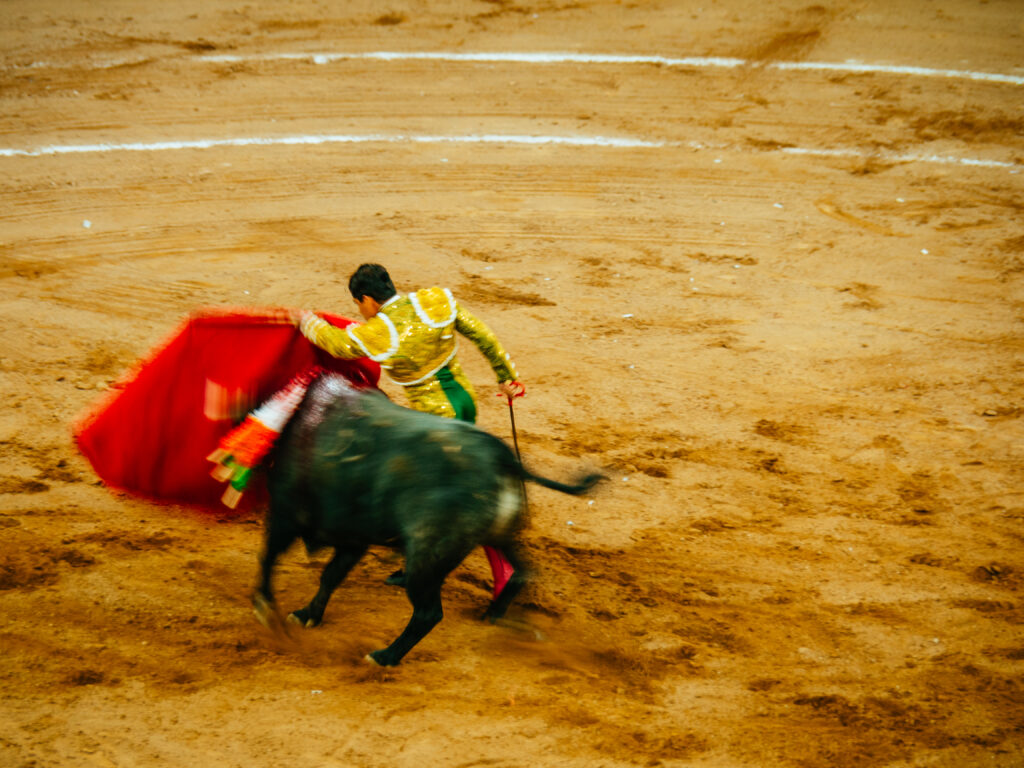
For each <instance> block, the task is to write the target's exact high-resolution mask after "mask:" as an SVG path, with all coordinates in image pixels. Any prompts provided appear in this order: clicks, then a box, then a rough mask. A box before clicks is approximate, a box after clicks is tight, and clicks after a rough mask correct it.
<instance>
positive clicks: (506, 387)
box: [498, 381, 526, 401]
mask: <svg viewBox="0 0 1024 768" xmlns="http://www.w3.org/2000/svg"><path fill="white" fill-rule="evenodd" d="M498 389H499V390H501V391H500V392H499V393H498V397H501V396H502V395H504V396H505V397H507V398H508V399H509V401H511V400H512V398H513V397H526V386H525V385H524V384H523V382H521V381H503V382H501V383H500V384H499V385H498Z"/></svg>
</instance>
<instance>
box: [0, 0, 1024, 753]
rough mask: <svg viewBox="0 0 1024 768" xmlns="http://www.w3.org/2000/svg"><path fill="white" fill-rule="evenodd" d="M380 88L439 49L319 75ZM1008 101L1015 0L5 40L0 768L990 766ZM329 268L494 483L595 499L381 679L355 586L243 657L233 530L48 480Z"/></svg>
mask: <svg viewBox="0 0 1024 768" xmlns="http://www.w3.org/2000/svg"><path fill="white" fill-rule="evenodd" d="M383 51H390V52H403V53H406V54H409V53H427V52H433V53H438V54H442V55H440V56H438V57H436V58H424V57H420V58H416V57H410V56H403V57H399V58H396V59H383V58H379V57H378V58H374V57H365V56H364V57H348V58H345V57H342V58H331V57H330V56H328V55H327V54H338V53H345V54H358V53H371V52H383ZM481 52H482V53H524V52H526V53H538V52H540V53H558V54H568V53H571V54H580V55H581V56H580V57H577V58H576V59H569V58H567V57H565V56H564V55H563V56H561V57H560V58H558V57H556V59H557V60H554V61H547V62H538V61H525V60H521V59H516V58H513V59H511V60H507V61H500V60H495V59H494V57H492V58H491V59H489V60H485V61H466V60H458V59H457V58H455V57H453V56H451V54H454V53H481ZM298 54H305V55H298ZM599 54H604V55H607V54H618V55H636V56H640V57H666V60H664V61H656V60H652V59H649V58H648V59H642V60H639V61H625V60H606V61H600V60H595V59H593V58H587V56H591V55H599ZM315 55H320V56H319V57H315ZM686 57H721V58H723V59H736V60H739V61H732V62H729V61H711V60H709V58H697V59H694V60H693V61H690V62H685V61H670V60H668V59H684V58H686ZM801 62H802V63H805V64H807V63H812V64H822V63H824V64H827V65H829V66H809V67H804V68H797V67H793V66H788V65H792V64H794V63H801ZM846 62H859V63H860V64H864V65H877V66H876V68H875V69H864V68H860V69H858V68H856V67H850V68H848V69H843V65H844V63H846ZM901 67H906V68H924V69H923V70H920V69H917V70H911V69H899V68H901ZM950 70H956V71H955V72H951V71H950ZM971 73H982V74H985V75H1001V76H1003V77H1002V78H999V77H981V78H979V77H976V76H973V75H972V74H971ZM1022 77H1024V13H1022V9H1021V4H1020V2H1019V0H979V1H975V0H906V1H902V0H861V1H857V0H848V1H844V2H839V1H837V2H832V1H831V0H822V1H821V2H820V3H814V0H781V1H780V2H776V3H765V2H763V0H761V1H758V2H755V1H754V0H722V1H721V2H715V1H714V0H701V2H697V1H696V0H694V1H693V2H683V1H682V0H664V1H662V2H614V1H612V0H597V1H594V2H591V1H590V0H583V1H582V2H557V1H550V0H537V2H528V1H526V0H479V1H474V0H441V1H440V2H433V1H432V2H427V0H394V1H393V2H389V3H387V4H380V3H373V2H369V0H353V1H352V2H345V3H342V2H317V1H316V0H293V1H291V2H289V1H286V2H276V3H253V2H249V3H246V2H242V1H241V0H230V1H229V0H203V2H199V0H179V1H178V2H173V3H170V2H168V3H152V2H143V0H102V1H99V0H97V1H96V2H88V3H86V2H72V1H71V0H65V1H63V2H61V1H58V0H34V1H32V2H29V1H28V0H5V1H4V2H3V3H2V4H0V205H2V209H0V317H2V322H3V337H2V342H0V393H2V397H3V403H4V405H3V409H2V410H0V451H2V453H0V456H2V470H3V471H2V475H0V764H2V765H3V766H14V767H17V768H28V767H29V766H33V767H36V768H38V767H42V766H145V767H147V768H149V767H155V766H206V765H211V766H213V765H216V766H225V767H231V766H245V768H252V766H275V767H276V766H360V767H361V766H381V767H385V766H387V767H393V766H423V765H436V766H452V767H453V768H469V767H470V766H488V767H491V768H496V767H507V768H512V767H513V766H515V767H522V768H526V767H529V766H605V767H606V768H615V767H617V766H630V765H644V766H655V765H663V766H694V767H697V766H700V767H706V766H723V767H725V768H734V767H735V768H762V767H766V768H773V767H775V766H780V767H781V766H786V767H789V766H800V767H816V766H857V767H858V768H870V767H872V766H892V767H896V766H986V767H987V766H994V767H995V766H998V767H1002V768H1011V767H1015V766H1021V765H1024V680H1022V673H1024V636H1022V629H1021V623H1022V618H1024V596H1022V593H1021V589H1022V585H1024V557H1022V554H1021V553H1022V542H1024V536H1022V525H1024V430H1022V427H1021V416H1022V413H1024V384H1022V373H1024V356H1022V352H1024V334H1022V331H1024V325H1022V323H1024V235H1022V230H1021V220H1022V218H1021V214H1022V208H1024V184H1022V178H1024V177H1022V175H1021V171H1022V170H1024V138H1022V136H1024V120H1022V117H1021V104H1022V95H1024V81H1022V79H1021V78H1022ZM328 135H329V136H333V137H335V138H334V139H333V140H331V141H321V142H320V143H294V142H292V143H289V141H288V140H289V139H290V138H291V139H295V142H298V141H300V140H301V141H306V142H308V141H309V140H308V139H301V137H310V136H328ZM481 137H492V138H491V139H489V140H486V141H485V140H483V139H482V138H481ZM527 137H532V141H533V143H530V141H528V140H527ZM597 137H600V138H601V139H602V141H591V140H594V139H596V138H597ZM251 138H261V139H267V140H269V141H268V142H267V143H263V144H245V143H244V142H239V141H234V140H238V139H251ZM428 139H429V140H428ZM442 139H445V140H444V141H442ZM201 140H217V141H221V142H224V143H221V144H215V145H196V144H192V145H189V144H181V143H182V142H199V141H201ZM556 140H557V141H556ZM611 140H615V141H611ZM232 141H234V143H231V142H232ZM160 142H171V143H173V142H178V143H179V144H171V145H170V146H166V147H164V148H161V145H160V144H159V143H160ZM559 142H561V143H559ZM588 142H589V143H588ZM99 145H110V146H105V147H104V146H99ZM124 145H139V146H135V147H134V148H126V147H125V146H124ZM58 147H63V148H64V149H63V150H61V149H55V148H58ZM7 150H12V151H7ZM70 150H75V151H70ZM975 161H977V162H975ZM367 260H375V261H380V262H383V263H385V264H387V265H388V266H389V267H390V268H391V270H392V273H393V275H394V276H395V278H396V282H398V283H399V287H400V288H402V289H412V288H417V287H421V286H423V285H430V284H441V285H445V286H448V287H450V288H451V289H452V290H453V291H454V292H455V293H456V295H457V296H458V297H459V298H460V299H461V300H462V301H463V302H464V303H465V304H466V305H467V306H469V307H470V308H471V309H472V310H473V311H475V312H476V313H477V314H478V315H480V316H481V317H483V318H484V319H485V320H487V321H488V322H489V323H490V324H491V326H492V327H493V328H494V329H495V330H496V331H497V332H498V334H499V336H500V337H501V339H502V340H503V341H504V343H505V344H506V346H507V347H508V348H509V350H510V351H511V352H512V354H513V356H514V359H515V360H516V362H517V364H518V366H519V369H520V372H521V374H522V378H523V380H524V381H525V383H526V384H527V386H528V387H529V397H528V398H527V399H526V400H524V401H521V402H520V403H519V404H518V405H517V408H516V415H517V422H518V426H519V430H520V442H521V444H522V448H523V452H524V456H525V459H526V461H527V463H528V464H529V465H530V466H531V467H533V468H534V469H536V470H538V471H541V472H543V473H544V474H547V475H549V476H555V477H569V476H570V475H571V474H572V473H573V472H574V471H575V470H576V469H577V468H579V467H580V466H584V465H591V466H593V465H597V466H600V467H604V468H606V469H607V471H608V473H609V475H610V478H611V479H610V480H609V482H608V483H607V484H605V485H604V486H603V487H601V488H600V489H599V490H598V491H597V492H596V493H595V494H594V495H592V496H591V497H590V498H589V499H588V498H583V499H573V498H569V497H564V496H561V495H559V494H556V493H553V492H550V491H546V490H544V489H540V488H537V489H535V490H532V491H531V506H532V518H531V526H530V529H529V531H528V533H527V537H526V538H527V544H528V551H529V553H530V554H531V555H532V557H533V560H534V561H535V564H536V567H537V579H536V581H535V582H534V583H533V584H531V585H530V587H529V588H528V589H527V591H526V592H525V593H524V595H523V597H522V598H521V599H520V601H519V603H518V605H517V606H515V607H514V608H513V610H512V612H511V614H510V616H511V617H512V618H513V619H514V621H512V622H509V623H507V624H506V625H504V626H490V625H486V624H483V623H481V622H480V621H478V620H477V616H478V615H479V614H480V612H481V611H482V610H483V608H484V606H485V605H486V602H487V599H488V591H487V586H488V580H489V574H488V569H487V566H486V561H485V559H484V557H483V555H482V553H480V552H477V553H475V554H473V555H472V556H471V557H470V558H469V559H468V560H467V561H466V562H465V563H464V564H463V566H462V567H460V568H459V569H458V570H457V571H456V572H455V573H453V574H452V576H451V578H450V579H449V581H448V583H447V585H446V588H445V599H446V609H447V615H446V618H445V620H444V621H443V622H442V623H441V624H440V625H439V626H438V627H437V629H435V630H434V632H433V633H432V634H431V635H429V636H428V637H427V639H426V640H424V641H423V642H422V643H421V644H420V645H419V646H418V647H417V648H416V649H415V650H414V651H413V652H412V653H411V654H410V655H409V656H408V657H407V658H406V660H405V662H404V663H403V664H402V665H401V666H400V667H397V668H395V669H392V670H379V669H375V668H371V667H370V666H368V665H367V664H366V663H365V662H363V661H362V657H363V655H364V654H365V653H366V652H367V651H369V650H372V649H374V648H377V647H381V645H382V644H384V643H386V642H390V640H391V639H392V638H393V637H394V636H395V634H396V633H397V632H398V631H399V629H400V628H401V627H402V626H403V625H404V623H405V621H406V619H407V617H408V614H409V610H410V609H409V607H408V603H407V601H406V599H405V596H404V594H403V593H402V592H400V591H399V590H396V589H394V588H392V587H387V586H385V585H384V584H383V583H382V581H383V578H384V576H385V575H386V574H387V573H389V572H390V570H391V569H392V568H393V567H394V558H393V556H392V555H391V553H389V552H387V551H383V550H382V551H375V552H374V553H372V554H371V555H370V556H369V557H367V558H366V559H365V560H364V562H363V563H362V564H361V565H360V566H358V567H357V568H356V570H355V571H354V572H353V574H352V575H351V577H350V578H349V580H348V582H347V583H346V584H345V585H344V586H343V587H342V588H341V590H339V592H338V594H337V595H336V598H335V601H334V602H333V603H332V605H331V607H330V608H329V610H328V614H327V619H326V621H325V623H324V625H323V626H322V627H320V628H318V629H315V630H309V631H308V632H306V633H303V634H302V637H301V639H300V640H298V641H297V642H295V643H293V644H288V643H284V642H281V641H278V640H275V638H274V637H273V636H272V635H270V634H269V633H268V632H267V631H266V630H264V629H263V628H262V627H261V626H259V625H258V624H257V623H256V621H255V620H254V618H253V616H252V612H251V609H250V602H249V600H250V596H251V592H252V588H253V585H254V583H255V579H256V556H257V553H258V550H259V548H260V544H261V536H262V521H261V520H260V519H259V517H257V516H254V517H252V518H251V519H249V518H246V519H230V518H228V517H225V518H223V519H215V518H211V517H202V516H198V515H195V514H192V513H189V512H185V511H182V510H180V509H175V508H163V507H159V506H155V505H152V504H147V503H144V502H141V501H138V500H134V499H130V498H124V497H121V496H119V495H117V494H114V493H112V492H110V491H109V490H108V489H106V488H104V487H103V486H102V484H101V483H100V482H98V480H97V478H96V476H95V474H94V473H93V472H92V469H91V467H90V466H89V465H88V463H87V462H85V461H84V460H83V459H82V458H81V457H80V456H79V455H78V454H77V452H76V450H75V448H74V446H73V445H72V442H71V440H70V425H71V424H72V422H73V420H74V419H75V417H76V416H77V415H78V414H80V413H81V412H82V411H83V410H84V409H85V408H87V407H88V406H89V405H90V404H92V403H93V402H95V400H96V399H97V398H98V397H99V396H100V395H101V392H102V390H104V389H106V388H107V387H109V385H110V383H111V382H113V381H115V380H116V379H117V377H118V376H119V375H120V374H121V373H122V372H123V371H124V370H126V369H127V368H128V367H129V366H130V365H131V364H132V363H133V362H134V361H135V360H136V359H138V358H139V357H140V356H142V355H144V354H145V353H146V352H147V351H148V350H149V349H150V348H151V347H152V345H154V344H156V343H157V342H159V341H160V340H161V339H162V338H164V337H165V335H166V334H167V333H169V332H170V331H171V330H172V329H173V328H174V327H175V326H176V325H177V324H178V322H179V321H180V320H181V319H182V318H183V317H185V316H186V315H187V314H188V313H189V312H190V311H192V310H194V309H196V308H197V307H202V306H208V305H216V306H224V305H230V306H236V305H251V306H261V307H263V306H306V307H312V308H319V309H324V310H331V311H337V312H343V313H351V312H353V307H352V305H351V303H350V300H349V299H348V297H347V294H346V290H345V281H346V279H347V276H348V274H349V273H350V271H351V270H352V269H353V268H354V267H355V266H356V265H358V264H359V263H361V262H363V261H367ZM461 358H462V360H463V361H464V364H465V365H466V366H467V368H468V369H469V371H470V373H471V375H472V377H473V379H474V381H475V382H476V383H477V385H478V389H479V391H480V395H481V396H480V406H481V410H482V416H481V425H482V426H483V427H484V428H486V429H488V430H491V431H493V432H495V433H496V434H498V435H500V436H502V437H504V438H506V439H508V438H509V437H510V430H509V424H508V419H507V409H506V408H505V407H504V406H503V405H502V403H501V402H500V401H499V400H497V399H496V398H494V397H492V396H491V390H490V387H491V375H490V371H489V369H488V368H487V366H486V364H485V363H484V361H483V359H482V358H481V357H480V356H479V355H478V354H477V353H476V352H475V350H473V349H472V348H471V346H466V345H464V346H463V351H462V354H461ZM388 391H389V392H391V394H395V393H396V390H395V389H394V388H393V387H392V388H390V389H389V390H388ZM399 396H400V395H399ZM590 502H593V503H590ZM324 561H325V557H324V556H317V557H314V558H309V557H307V556H306V554H305V552H304V551H303V550H301V548H296V549H295V550H293V551H292V552H290V553H289V554H288V556H287V557H286V558H285V560H284V562H283V564H282V568H281V570H280V572H279V599H280V601H281V604H282V606H283V607H284V608H286V609H289V610H291V609H293V608H295V607H299V606H301V605H304V604H305V601H306V600H307V599H308V597H309V596H310V595H311V594H312V592H313V591H314V590H315V586H316V580H317V577H318V568H319V567H320V566H321V565H322V564H323V562H324Z"/></svg>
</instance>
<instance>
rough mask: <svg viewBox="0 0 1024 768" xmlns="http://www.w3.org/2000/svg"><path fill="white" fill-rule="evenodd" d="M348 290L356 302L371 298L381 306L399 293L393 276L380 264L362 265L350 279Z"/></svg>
mask: <svg viewBox="0 0 1024 768" xmlns="http://www.w3.org/2000/svg"><path fill="white" fill-rule="evenodd" d="M348 290H349V292H350V293H351V294H352V298H353V299H355V300H356V301H359V300H360V299H361V298H362V297H363V296H370V297H371V298H373V299H374V300H375V301H377V302H379V303H381V304H383V303H384V302H385V301H387V300H388V299H390V298H391V297H392V296H394V295H395V294H396V293H397V291H396V290H395V284H394V283H392V282H391V275H389V274H388V271H387V270H386V269H384V267H382V266H381V265H380V264H361V265H360V266H359V269H357V270H356V271H355V272H353V273H352V277H350V278H349V279H348Z"/></svg>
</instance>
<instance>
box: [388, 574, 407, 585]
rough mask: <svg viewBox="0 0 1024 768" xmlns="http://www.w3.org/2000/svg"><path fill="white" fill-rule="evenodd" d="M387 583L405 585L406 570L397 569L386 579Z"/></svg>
mask: <svg viewBox="0 0 1024 768" xmlns="http://www.w3.org/2000/svg"><path fill="white" fill-rule="evenodd" d="M384 583H385V584H390V585H391V586H393V587H404V586H405V571H395V572H394V573H392V574H391V575H390V576H388V577H387V578H386V579H384Z"/></svg>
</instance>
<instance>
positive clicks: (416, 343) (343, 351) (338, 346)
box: [300, 287, 516, 417]
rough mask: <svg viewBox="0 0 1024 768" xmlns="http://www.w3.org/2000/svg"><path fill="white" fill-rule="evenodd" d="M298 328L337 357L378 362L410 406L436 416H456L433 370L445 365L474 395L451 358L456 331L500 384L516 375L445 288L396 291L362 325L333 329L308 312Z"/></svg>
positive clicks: (488, 333)
mask: <svg viewBox="0 0 1024 768" xmlns="http://www.w3.org/2000/svg"><path fill="white" fill-rule="evenodd" d="M300 328H301V330H302V334H303V335H304V336H305V337H306V338H307V339H309V340H310V341H311V342H312V343H313V344H316V345H317V346H318V347H320V348H321V349H324V350H326V351H327V352H329V353H330V354H332V355H334V356H335V357H342V358H357V357H369V358H370V359H371V360H375V361H377V362H378V363H380V367H381V369H383V371H384V372H385V373H386V374H387V376H388V378H390V379H391V380H392V381H393V382H395V383H396V384H398V385H399V386H401V387H403V388H404V389H405V392H406V394H407V395H408V397H409V401H410V403H411V405H412V407H413V408H416V409H417V410H420V411H427V412H429V413H436V414H438V415H440V416H448V417H452V416H454V415H455V413H454V410H453V409H452V406H451V403H449V402H448V398H447V396H446V395H445V394H444V391H443V390H442V388H441V384H440V382H439V381H438V380H437V372H438V371H439V370H441V369H442V368H443V367H445V366H448V369H449V370H450V371H451V372H452V376H453V377H454V378H455V380H456V381H458V382H459V384H461V385H462V387H463V388H464V389H465V390H466V392H468V393H469V395H470V396H471V397H473V398H474V399H475V395H474V392H473V387H472V385H471V384H470V383H469V380H468V379H467V378H466V376H465V374H464V373H463V372H462V367H461V366H460V365H459V363H458V360H457V359H456V358H455V353H456V352H457V351H458V342H457V339H456V338H455V333H456V332H458V333H460V334H462V335H463V336H465V337H466V338H467V339H469V340H470V341H472V342H473V343H474V344H475V345H476V346H477V347H478V348H479V349H480V352H481V353H482V354H483V355H484V357H486V358H487V360H488V362H489V363H490V364H491V368H493V369H494V373H495V375H496V376H497V377H498V382H499V383H500V382H503V381H511V380H514V379H515V378H516V369H515V366H514V365H513V364H512V361H511V360H510V359H509V356H508V353H507V352H505V350H504V348H503V347H502V346H501V343H500V342H499V341H498V339H497V337H496V336H495V335H494V333H493V332H492V331H491V329H490V328H488V327H487V326H486V325H485V324H484V323H483V322H482V321H481V320H479V319H477V318H476V317H474V316H473V315H472V314H470V313H469V312H467V311H466V310H465V309H463V308H462V307H460V306H459V305H458V303H457V302H456V301H455V298H454V297H453V296H452V294H451V291H449V290H448V289H447V288H436V287H435V288H424V289H422V290H419V291H416V292H415V293H410V294H409V295H408V296H402V295H401V294H396V295H395V296H393V297H392V298H391V299H389V300H388V301H386V302H385V303H384V304H382V305H381V307H380V311H379V312H378V313H377V314H376V315H375V316H374V317H373V318H371V319H370V320H368V321H367V322H366V323H363V324H361V325H350V326H348V327H347V328H336V327H334V326H333V325H331V324H330V323H327V322H326V321H324V320H322V319H320V318H319V317H317V316H316V315H313V314H309V315H307V316H306V317H305V318H304V319H303V321H302V324H301V325H300Z"/></svg>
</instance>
